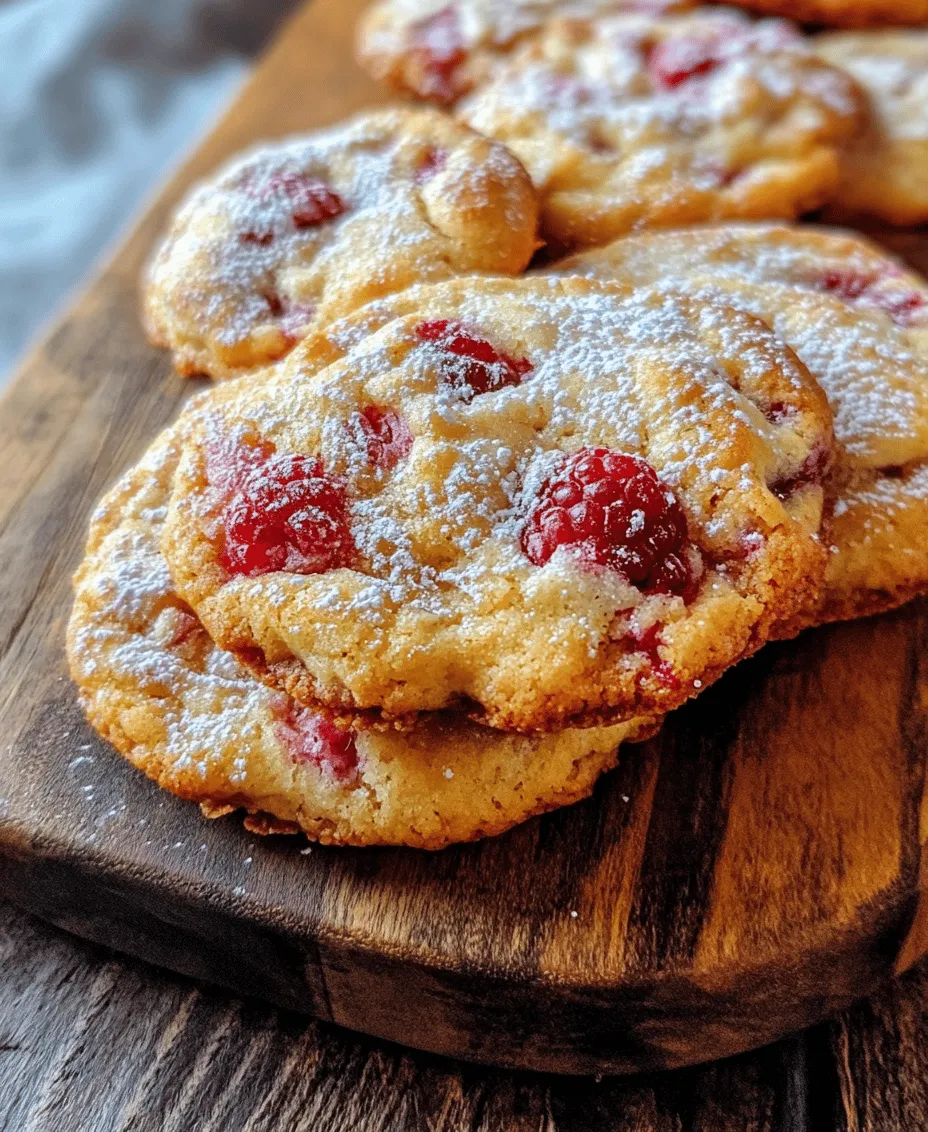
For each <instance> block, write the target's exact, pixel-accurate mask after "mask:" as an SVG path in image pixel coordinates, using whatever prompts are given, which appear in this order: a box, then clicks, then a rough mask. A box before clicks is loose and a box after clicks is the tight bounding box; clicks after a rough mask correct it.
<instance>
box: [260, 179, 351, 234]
mask: <svg viewBox="0 0 928 1132" xmlns="http://www.w3.org/2000/svg"><path fill="white" fill-rule="evenodd" d="M242 188H243V189H244V191H245V192H246V193H247V194H248V196H250V197H252V198H253V199H254V200H258V201H261V202H263V203H267V202H270V201H273V200H277V199H280V198H281V197H284V198H285V199H286V200H287V201H288V203H289V205H290V208H291V214H290V215H291V218H292V220H293V226H294V227H295V228H314V227H315V226H316V225H317V224H323V223H325V221H326V220H334V219H335V217H336V216H341V215H342V213H343V212H347V211H348V205H347V204H346V203H345V201H344V200H342V198H341V197H340V196H339V195H338V193H337V192H335V190H334V189H331V188H329V186H328V185H327V184H326V183H325V182H324V181H320V180H319V178H318V177H311V176H309V175H308V174H307V173H272V174H271V175H270V176H269V177H264V178H261V179H256V178H254V177H253V176H252V177H249V178H248V179H246V180H245V182H244V184H243V185H242ZM239 238H240V239H241V240H242V241H243V242H245V243H253V244H260V245H262V246H265V245H267V244H269V243H271V242H272V240H273V239H274V233H273V232H270V231H253V230H252V231H248V232H245V233H243V234H242V235H241V236H240V237H239Z"/></svg>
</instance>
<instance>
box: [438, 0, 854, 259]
mask: <svg viewBox="0 0 928 1132" xmlns="http://www.w3.org/2000/svg"><path fill="white" fill-rule="evenodd" d="M457 113H458V114H459V115H460V117H461V118H462V119H463V120H464V121H466V122H467V123H469V124H470V125H471V126H473V127H474V128H475V129H477V130H480V131H481V132H482V133H485V134H487V135H488V136H490V137H494V138H497V139H498V140H499V141H502V142H504V143H505V144H506V145H507V146H509V147H510V149H512V150H513V152H514V153H515V154H516V155H517V156H518V157H519V158H520V159H521V160H522V162H523V163H524V164H525V167H526V168H527V169H528V171H529V173H530V175H531V177H532V179H533V181H534V182H535V184H536V186H537V187H538V189H539V191H540V193H541V197H542V232H543V235H544V236H545V237H546V238H547V239H548V240H550V241H551V242H552V243H553V244H554V245H555V246H559V247H567V248H569V247H575V246H577V245H600V244H603V243H607V242H608V241H609V240H610V239H612V238H614V237H616V236H620V235H623V234H624V233H625V232H628V231H631V230H633V229H640V228H646V227H671V226H679V225H682V224H691V223H696V222H701V221H706V220H718V219H725V218H742V219H751V218H782V219H792V218H794V217H796V216H799V215H800V214H802V213H803V212H807V211H809V210H811V209H814V208H818V207H819V206H820V205H822V204H824V203H825V202H826V201H827V200H829V199H830V197H831V196H832V195H833V194H834V193H835V191H836V190H837V187H838V183H839V176H840V172H839V162H840V155H841V151H842V149H843V148H844V147H845V146H846V145H847V144H848V143H849V142H850V141H851V139H852V137H853V135H854V132H855V130H856V129H857V127H858V124H859V119H860V99H859V95H858V93H857V89H856V86H855V84H854V82H853V80H852V79H850V78H849V77H848V76H847V75H846V74H845V73H844V72H843V71H840V70H838V69H836V68H834V67H831V66H830V65H828V64H826V63H824V61H821V60H819V59H817V58H815V57H814V56H812V55H811V54H810V53H809V52H808V51H807V50H805V41H804V40H803V38H802V37H801V36H800V35H799V33H798V31H796V29H795V28H793V27H792V26H791V25H789V24H787V23H784V22H778V21H761V22H754V21H752V20H750V19H749V18H748V17H747V16H745V15H743V14H742V13H739V12H737V11H735V10H734V9H712V8H705V9H697V10H695V11H693V12H690V13H684V14H682V15H669V16H664V17H653V16H647V15H619V16H613V17H602V18H600V19H597V20H590V21H554V22H552V23H550V24H549V25H547V26H546V28H545V30H544V31H543V32H542V33H541V34H539V35H538V36H537V37H535V38H534V39H533V40H531V41H530V42H529V43H528V44H527V45H526V46H525V47H524V48H523V49H521V50H520V51H519V52H517V53H516V55H515V56H514V57H513V58H512V60H511V61H510V62H509V63H507V64H506V65H505V66H503V67H501V68H500V69H499V70H497V71H496V72H495V73H494V76H493V78H492V79H491V80H490V81H489V82H488V83H487V84H486V85H484V86H481V87H478V88H477V89H476V90H475V91H474V93H473V94H472V95H470V96H469V97H468V98H467V99H465V100H464V101H463V102H462V103H461V104H460V105H459V107H458V110H457Z"/></svg>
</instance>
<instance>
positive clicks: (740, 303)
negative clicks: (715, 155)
mask: <svg viewBox="0 0 928 1132" xmlns="http://www.w3.org/2000/svg"><path fill="white" fill-rule="evenodd" d="M555 271H557V272H563V273H565V274H575V273H579V274H582V275H586V276H591V277H593V278H597V279H608V280H617V281H619V282H623V283H627V284H632V285H636V286H643V285H649V284H659V285H660V287H661V288H662V289H665V290H669V291H673V292H680V291H683V292H686V293H688V294H690V295H693V296H696V297H698V298H699V299H701V300H710V301H715V302H725V303H729V304H731V305H732V306H737V307H740V308H743V309H745V310H748V311H750V312H751V313H752V314H755V315H758V316H759V317H761V318H763V319H764V320H765V321H767V322H769V323H770V325H772V326H773V327H774V328H775V329H776V330H777V331H778V332H779V333H780V335H781V336H782V337H783V339H784V340H785V341H786V342H788V343H789V344H790V346H792V347H793V349H794V350H795V351H796V353H797V354H798V355H799V357H800V358H802V360H803V361H804V362H805V363H806V365H807V366H808V367H809V369H810V370H811V371H812V373H813V374H814V375H815V377H816V378H817V379H818V380H819V381H820V382H821V384H822V386H823V388H824V390H825V392H826V394H827V395H828V398H829V400H830V402H831V406H832V409H833V411H834V418H835V431H836V433H837V439H838V442H839V444H838V455H837V460H836V464H835V468H834V471H833V473H832V477H831V487H832V490H833V491H834V492H835V494H836V495H837V502H836V505H835V509H834V522H833V526H832V530H831V540H832V543H833V552H832V554H831V556H830V558H829V563H828V570H827V574H826V589H825V595H824V603H823V606H822V608H821V609H820V610H819V611H818V612H817V614H816V615H815V617H814V620H817V621H829V620H838V619H842V618H847V617H856V616H860V615H861V614H865V613H876V612H879V611H881V610H885V609H891V608H893V607H894V606H897V605H901V604H902V603H903V602H905V601H907V600H909V599H910V598H911V597H914V596H916V595H917V594H920V593H925V592H928V286H926V284H925V283H924V282H923V281H922V280H921V279H919V278H918V276H916V275H914V274H912V273H911V272H909V271H907V270H906V269H905V268H904V267H902V265H901V264H899V263H898V262H897V261H896V260H894V259H892V258H891V257H890V256H888V255H887V254H886V253H885V252H883V251H881V250H879V249H878V248H876V247H874V246H873V245H872V244H870V243H869V242H867V241H865V240H863V239H861V238H860V237H857V236H849V235H845V234H843V233H840V232H836V231H829V230H827V229H817V228H813V227H811V226H809V227H807V226H803V227H801V228H791V227H788V226H781V225H752V226H747V225H746V226H739V225H729V226H725V227H719V228H694V229H691V230H688V231H680V232H666V233H664V232H655V233H651V234H649V235H645V236H640V237H633V238H628V239H625V240H618V241H616V243H615V244H613V245H612V246H611V247H608V248H603V249H602V250H600V251H595V252H588V253H585V254H584V255H579V256H575V257H574V258H572V259H569V260H565V261H563V262H562V263H561V264H560V265H558V267H557V268H555Z"/></svg>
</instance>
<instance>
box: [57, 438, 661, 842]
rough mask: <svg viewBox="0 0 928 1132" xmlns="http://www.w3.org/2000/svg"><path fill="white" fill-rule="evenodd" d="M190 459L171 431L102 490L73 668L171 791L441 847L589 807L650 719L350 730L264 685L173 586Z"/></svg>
mask: <svg viewBox="0 0 928 1132" xmlns="http://www.w3.org/2000/svg"><path fill="white" fill-rule="evenodd" d="M178 452H179V445H178V434H177V433H176V431H169V432H167V433H165V434H164V435H163V436H162V437H161V438H160V439H159V440H158V441H157V442H156V443H155V445H154V446H153V447H152V449H151V450H150V451H149V453H148V454H147V455H146V456H145V458H144V459H143V460H142V461H141V463H140V464H139V465H138V467H136V468H135V469H134V470H133V471H131V472H129V473H128V475H126V476H125V478H124V479H123V480H122V481H121V482H120V483H119V484H118V485H117V486H116V487H115V488H114V489H113V490H112V491H111V492H110V493H109V495H107V497H106V498H105V499H104V500H103V502H102V503H101V505H100V506H99V508H98V509H97V512H96V514H95V516H94V519H93V523H92V526H91V530H90V539H89V542H88V546H87V557H86V559H85V560H84V562H83V563H82V565H81V567H80V569H79V570H78V572H77V575H76V578H75V586H76V599H75V605H74V610H73V613H72V616H71V622H70V626H69V630H68V650H69V657H70V663H71V671H72V674H73V676H74V679H75V681H76V682H77V684H78V687H79V688H80V695H81V701H82V703H83V706H84V708H85V710H86V712H87V716H88V718H89V719H90V722H91V723H92V724H93V726H94V727H95V728H96V729H97V731H99V732H100V734H101V735H103V736H104V737H105V738H106V739H108V740H109V741H110V742H112V743H113V744H114V746H115V747H116V748H117V749H118V750H119V751H120V752H121V753H122V754H123V755H125V756H126V757H127V758H128V759H129V761H130V762H131V763H132V764H133V765H134V766H136V767H137V768H138V769H139V770H141V771H143V772H144V773H145V774H147V775H148V776H149V777H150V778H152V779H154V780H155V781H156V782H157V783H158V784H159V785H160V786H162V787H163V788H164V789H166V790H169V791H171V793H173V794H177V795H179V796H180V797H181V798H186V799H190V800H192V801H195V802H199V803H200V804H201V805H202V806H203V808H204V811H205V812H206V813H207V814H208V815H209V816H219V815H221V814H225V813H229V812H230V811H232V810H238V809H244V810H246V811H247V812H248V814H249V815H251V816H250V818H249V819H248V822H247V824H248V825H249V827H250V828H251V829H253V830H255V831H256V832H272V833H281V832H291V831H293V832H296V831H298V830H302V831H303V832H304V833H306V835H307V836H309V837H311V838H313V839H315V840H318V841H323V842H326V843H329V844H341V845H412V846H416V847H419V848H426V849H438V848H441V847H442V846H444V845H447V844H449V843H450V842H454V841H469V840H472V839H475V838H478V837H485V836H488V835H491V834H495V833H500V832H502V831H503V830H505V829H508V828H509V827H510V826H512V825H515V824H516V823H518V822H520V821H523V820H525V819H526V818H528V817H530V816H532V815H533V814H537V813H540V812H542V811H544V810H549V809H553V808H555V807H557V806H562V805H566V804H568V803H570V802H574V801H576V800H578V799H579V798H582V797H584V796H585V795H586V794H588V793H589V792H590V790H591V789H592V786H593V783H594V782H595V780H596V778H597V777H598V776H599V775H600V774H601V773H602V772H603V771H606V770H609V769H610V768H611V767H612V766H613V765H614V764H615V762H616V758H617V749H618V746H619V744H620V743H621V742H623V741H624V740H626V739H632V738H640V737H643V736H644V735H645V734H646V733H647V732H648V731H650V730H653V728H652V727H651V726H650V725H649V724H646V723H645V722H644V721H635V722H632V723H625V724H619V725H617V726H613V727H607V728H591V729H588V730H583V731H576V730H575V731H567V732H562V733H561V734H558V735H542V736H532V737H527V736H515V735H506V734H503V733H502V732H498V731H491V730H489V729H487V728H483V727H479V726H477V725H476V724H474V723H471V722H469V721H468V720H466V719H462V718H455V717H453V716H451V715H448V714H439V715H435V716H430V717H428V718H424V719H423V720H422V721H421V722H420V724H419V725H418V726H417V727H416V728H415V729H414V730H412V731H410V732H407V733H406V734H402V735H401V734H399V733H397V732H389V733H386V734H378V733H374V732H369V731H361V730H343V729H340V728H338V727H336V726H334V725H333V723H332V722H331V721H330V720H328V719H326V718H325V717H324V716H321V715H319V714H318V713H316V712H314V711H312V710H309V709H307V708H302V707H300V706H299V705H298V704H296V703H294V702H293V701H292V700H290V699H289V698H288V697H287V696H285V695H283V694H281V693H279V692H273V691H271V690H270V689H268V688H266V687H265V686H264V685H262V684H260V683H258V682H257V681H256V680H255V679H254V677H252V676H251V675H249V674H248V673H247V672H246V671H245V670H244V669H243V668H241V667H240V666H239V665H238V664H237V663H236V662H235V660H234V659H233V658H232V657H231V656H229V655H228V654H227V653H223V652H221V651H220V650H219V649H218V648H217V647H216V646H215V645H214V644H213V642H212V641H211V640H210V638H209V637H208V636H207V634H206V632H205V631H204V630H203V628H202V626H201V625H200V623H199V622H198V621H197V619H196V617H195V616H194V615H193V613H192V611H191V610H190V608H189V606H187V605H185V604H184V602H182V601H181V600H180V598H179V597H178V596H177V595H176V593H175V592H174V590H173V588H172V585H171V580H170V576H169V575H168V571H167V567H166V565H165V562H164V559H163V557H162V555H161V552H160V550H159V546H158V543H159V538H160V532H161V527H162V525H163V521H164V514H165V510H166V505H167V499H168V494H169V490H170V481H171V476H172V474H173V469H174V467H175V465H176V462H177V457H178Z"/></svg>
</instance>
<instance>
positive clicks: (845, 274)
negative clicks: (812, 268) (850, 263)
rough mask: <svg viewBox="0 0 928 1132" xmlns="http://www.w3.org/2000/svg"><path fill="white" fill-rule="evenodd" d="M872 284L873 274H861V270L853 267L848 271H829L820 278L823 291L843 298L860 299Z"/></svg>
mask: <svg viewBox="0 0 928 1132" xmlns="http://www.w3.org/2000/svg"><path fill="white" fill-rule="evenodd" d="M872 285H873V276H872V275H861V273H860V272H859V271H854V270H852V269H851V268H848V269H847V270H846V271H828V272H826V273H825V274H824V275H823V276H822V278H821V279H820V280H819V286H820V287H821V289H822V290H823V291H828V292H829V293H831V294H835V295H838V297H839V298H842V299H859V298H860V296H861V295H862V294H863V293H864V291H866V290H867V288H868V287H871V286H872Z"/></svg>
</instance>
